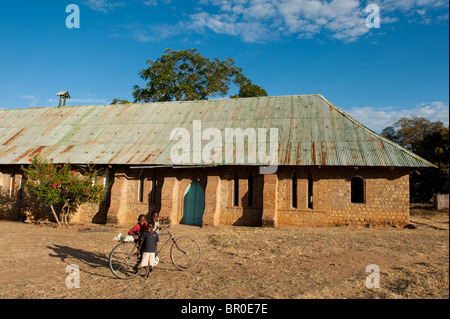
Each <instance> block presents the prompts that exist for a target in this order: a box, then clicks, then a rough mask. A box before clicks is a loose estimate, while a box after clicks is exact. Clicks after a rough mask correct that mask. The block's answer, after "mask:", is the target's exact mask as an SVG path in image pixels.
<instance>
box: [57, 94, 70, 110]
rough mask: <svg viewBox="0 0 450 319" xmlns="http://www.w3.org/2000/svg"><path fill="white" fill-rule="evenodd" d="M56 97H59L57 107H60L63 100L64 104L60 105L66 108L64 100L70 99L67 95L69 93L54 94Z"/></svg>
mask: <svg viewBox="0 0 450 319" xmlns="http://www.w3.org/2000/svg"><path fill="white" fill-rule="evenodd" d="M56 95H57V96H59V106H58V107H61V103H62V99H63V98H64V103H63V104H62V106H66V100H67V99H70V95H69V92H67V91H62V92H59V93H58V94H56Z"/></svg>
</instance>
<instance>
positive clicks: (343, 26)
mask: <svg viewBox="0 0 450 319" xmlns="http://www.w3.org/2000/svg"><path fill="white" fill-rule="evenodd" d="M71 4H76V5H77V6H78V8H79V28H68V25H67V23H66V20H67V18H68V17H69V16H70V19H69V26H70V24H71V23H73V22H75V20H74V19H72V16H71V15H72V14H73V13H74V12H73V11H71V10H67V12H66V8H67V7H68V6H69V5H71ZM370 5H372V6H370ZM373 5H376V6H375V11H372V9H370V8H371V7H373ZM369 9H370V10H369ZM377 11H378V15H377ZM374 16H375V19H369V18H371V17H372V18H373V17H374ZM376 16H378V18H379V20H378V18H376ZM377 20H378V21H379V25H377V23H376V22H377ZM368 26H369V27H370V26H372V28H369V27H368ZM373 26H377V27H373ZM166 48H170V49H172V50H184V49H193V48H196V49H198V51H199V53H200V54H202V55H203V56H205V57H208V58H211V59H212V58H214V57H217V58H219V59H221V60H223V59H225V58H227V57H231V58H232V59H234V61H235V63H236V65H238V66H240V67H241V68H243V70H244V74H245V76H246V77H248V78H249V79H251V80H252V81H253V83H255V84H258V85H260V86H262V87H263V88H265V89H266V91H267V93H268V94H269V95H271V96H278V95H300V94H322V95H324V96H325V97H326V98H327V99H328V100H330V101H331V102H332V103H333V104H335V105H336V106H338V107H339V108H341V109H342V110H343V111H345V112H347V113H348V114H349V115H351V116H352V117H354V118H355V119H356V120H358V121H359V122H361V123H362V124H364V125H365V126H367V127H369V128H370V129H372V130H374V131H376V132H381V130H382V129H383V128H385V127H387V126H389V125H392V124H393V123H395V122H396V121H397V120H398V119H399V118H401V117H404V116H406V117H412V116H423V117H425V118H427V119H429V120H431V121H442V122H444V124H445V125H448V123H449V4H448V0H377V1H358V0H118V1H112V0H81V1H75V0H68V1H64V0H46V1H44V0H43V1H35V0H23V1H10V0H8V1H7V0H1V1H0V108H3V109H14V108H28V107H52V106H53V107H54V106H57V105H58V98H57V96H56V93H58V92H60V91H65V90H67V91H69V92H70V95H71V97H72V98H71V99H70V100H68V102H67V105H90V104H93V105H94V104H95V105H98V104H110V103H111V101H112V100H113V99H114V98H121V99H128V100H133V98H132V89H133V85H135V84H138V85H140V86H143V85H144V84H145V83H144V82H143V80H142V79H141V78H140V77H139V74H138V72H139V70H140V69H142V68H143V67H145V65H146V61H147V60H148V59H150V60H156V59H157V58H159V57H160V56H161V55H162V54H164V51H165V49H166ZM235 90H236V88H233V89H232V90H231V91H230V94H233V93H235V92H234V91H235Z"/></svg>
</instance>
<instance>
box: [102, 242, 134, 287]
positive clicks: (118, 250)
mask: <svg viewBox="0 0 450 319" xmlns="http://www.w3.org/2000/svg"><path fill="white" fill-rule="evenodd" d="M137 252H138V248H137V247H136V244H135V243H133V242H131V243H121V244H119V245H117V246H116V247H114V249H113V250H112V251H111V254H110V255H109V268H110V269H111V271H112V273H113V274H114V275H115V276H116V277H117V278H120V279H132V278H134V277H136V276H137V275H139V274H140V273H141V271H142V268H140V269H138V268H137V267H138V266H139V260H138V257H137V254H136V253H137Z"/></svg>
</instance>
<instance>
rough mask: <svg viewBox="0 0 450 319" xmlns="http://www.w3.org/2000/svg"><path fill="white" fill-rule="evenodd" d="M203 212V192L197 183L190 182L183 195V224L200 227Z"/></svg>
mask: <svg viewBox="0 0 450 319" xmlns="http://www.w3.org/2000/svg"><path fill="white" fill-rule="evenodd" d="M204 211H205V191H204V190H203V188H202V186H201V185H200V183H198V182H192V183H191V185H189V187H188V188H187V190H186V193H185V194H184V213H183V223H184V224H188V225H201V224H202V222H203V212H204Z"/></svg>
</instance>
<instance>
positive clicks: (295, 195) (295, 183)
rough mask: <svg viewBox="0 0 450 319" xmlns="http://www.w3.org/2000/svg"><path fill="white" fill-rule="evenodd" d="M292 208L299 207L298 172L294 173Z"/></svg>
mask: <svg viewBox="0 0 450 319" xmlns="http://www.w3.org/2000/svg"><path fill="white" fill-rule="evenodd" d="M291 193H292V208H298V203H297V174H295V172H294V174H293V175H292V192H291Z"/></svg>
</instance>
